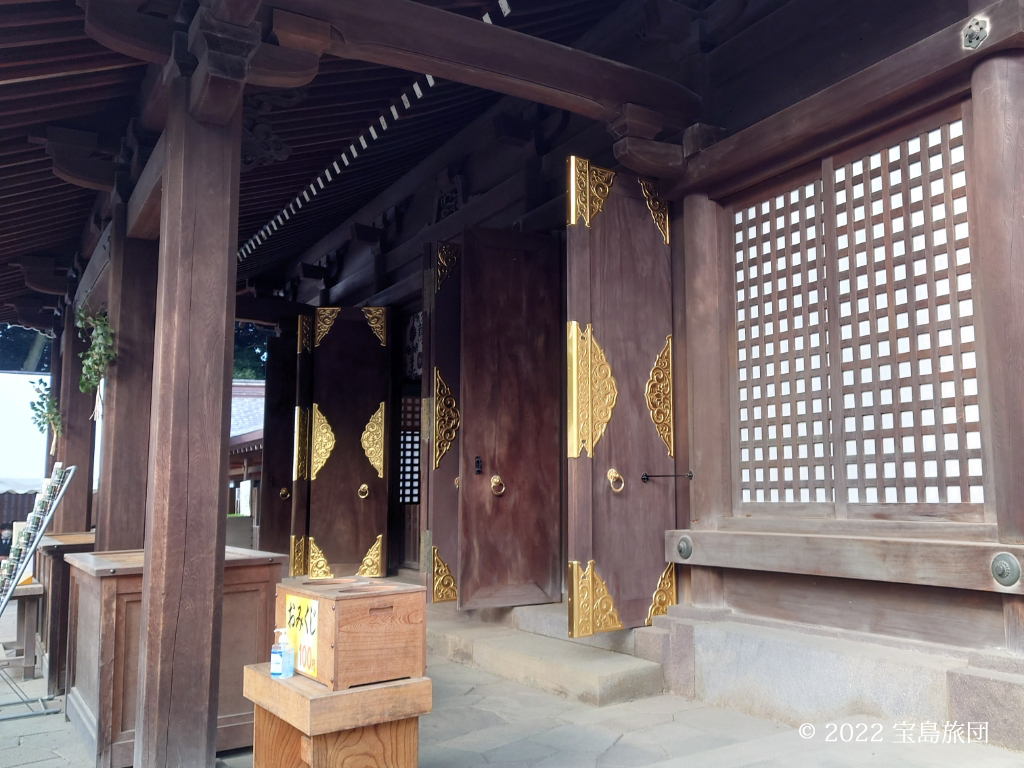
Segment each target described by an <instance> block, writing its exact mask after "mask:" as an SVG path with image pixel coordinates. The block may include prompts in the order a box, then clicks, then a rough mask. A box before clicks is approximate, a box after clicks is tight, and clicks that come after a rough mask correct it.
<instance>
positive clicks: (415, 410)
mask: <svg viewBox="0 0 1024 768" xmlns="http://www.w3.org/2000/svg"><path fill="white" fill-rule="evenodd" d="M420 410H421V405H420V398H418V397H408V396H406V397H403V398H402V414H401V424H400V427H401V428H400V430H399V435H398V437H399V445H398V500H399V502H400V503H402V504H419V503H420Z"/></svg>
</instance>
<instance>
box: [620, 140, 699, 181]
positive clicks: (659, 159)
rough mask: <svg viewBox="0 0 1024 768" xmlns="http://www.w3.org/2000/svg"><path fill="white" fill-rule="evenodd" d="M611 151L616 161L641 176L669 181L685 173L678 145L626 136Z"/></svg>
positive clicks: (681, 148) (680, 147) (684, 161)
mask: <svg viewBox="0 0 1024 768" xmlns="http://www.w3.org/2000/svg"><path fill="white" fill-rule="evenodd" d="M612 149H613V150H614V152H615V159H616V160H618V161H619V162H620V163H622V164H623V165H624V166H625V167H626V168H629V170H631V171H636V172H637V173H639V174H640V175H642V176H653V177H655V178H661V179H670V178H674V177H677V176H682V175H683V174H684V173H686V158H684V157H683V147H682V145H680V144H669V143H668V142H664V141H651V140H650V139H638V138H634V137H631V136H627V137H626V138H623V139H619V140H618V141H616V142H615V144H614V145H613V146H612Z"/></svg>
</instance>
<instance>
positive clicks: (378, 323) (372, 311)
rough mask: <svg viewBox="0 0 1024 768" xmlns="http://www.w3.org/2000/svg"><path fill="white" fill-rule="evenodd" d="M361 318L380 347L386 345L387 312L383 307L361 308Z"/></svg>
mask: <svg viewBox="0 0 1024 768" xmlns="http://www.w3.org/2000/svg"><path fill="white" fill-rule="evenodd" d="M363 316H364V317H365V318H366V322H367V323H368V324H369V326H370V330H371V331H373V335H374V336H376V337H377V338H378V339H379V340H380V345H381V346H382V347H386V346H387V345H388V326H387V311H386V310H385V309H384V307H363Z"/></svg>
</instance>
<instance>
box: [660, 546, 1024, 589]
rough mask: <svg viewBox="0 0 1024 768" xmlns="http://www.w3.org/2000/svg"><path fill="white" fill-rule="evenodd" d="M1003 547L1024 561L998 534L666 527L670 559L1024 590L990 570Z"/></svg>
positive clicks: (1020, 549) (1023, 552)
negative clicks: (872, 534) (682, 546)
mask: <svg viewBox="0 0 1024 768" xmlns="http://www.w3.org/2000/svg"><path fill="white" fill-rule="evenodd" d="M684 536H685V537H687V538H688V539H689V540H690V542H691V543H692V547H693V552H692V554H691V555H690V556H689V557H688V558H685V559H684V558H682V557H681V556H680V555H679V551H678V543H679V540H680V539H682V538H683V537H684ZM1001 552H1007V553H1009V554H1011V555H1013V556H1014V557H1016V558H1017V560H1018V561H1020V562H1022V563H1024V546H1016V545H1014V546H1007V545H1005V544H998V543H995V542H964V541H939V540H929V539H882V538H868V537H854V536H822V535H814V534H792V533H741V532H736V531H695V530H676V531H665V560H666V561H668V562H673V563H681V564H683V565H690V566H704V567H714V568H738V569H741V570H747V571H771V572H774V573H800V574H805V575H808V576H830V577H834V578H840V579H863V580H865V581H887V582H895V583H898V584H923V585H929V586H934V587H953V588H956V589H973V590H978V591H984V592H1001V593H1003V594H1016V595H1019V594H1024V581H1018V582H1017V583H1016V584H1014V585H1013V586H1011V587H1004V586H1002V585H1001V584H999V582H997V581H996V580H995V579H994V578H993V577H992V559H993V558H994V557H995V556H996V555H998V554H999V553H1001Z"/></svg>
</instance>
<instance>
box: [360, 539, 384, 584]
mask: <svg viewBox="0 0 1024 768" xmlns="http://www.w3.org/2000/svg"><path fill="white" fill-rule="evenodd" d="M383 551H384V535H383V534H380V535H378V536H377V540H376V541H375V542H373V546H372V547H370V549H369V551H367V553H366V557H364V558H363V563H362V565H360V566H359V570H358V571H357V572H356V575H357V576H372V577H379V576H383V575H384V555H383Z"/></svg>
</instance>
